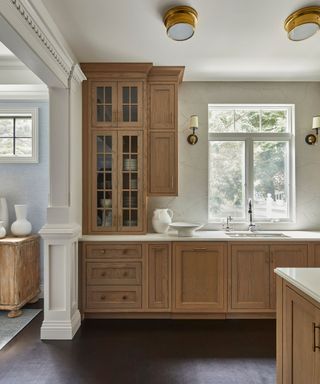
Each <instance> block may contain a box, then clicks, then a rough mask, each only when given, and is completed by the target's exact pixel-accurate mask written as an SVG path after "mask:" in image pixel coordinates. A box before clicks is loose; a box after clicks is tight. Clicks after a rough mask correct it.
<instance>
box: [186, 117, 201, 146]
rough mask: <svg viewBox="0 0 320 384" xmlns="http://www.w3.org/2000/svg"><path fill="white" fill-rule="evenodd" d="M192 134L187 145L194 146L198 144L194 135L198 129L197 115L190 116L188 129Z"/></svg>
mask: <svg viewBox="0 0 320 384" xmlns="http://www.w3.org/2000/svg"><path fill="white" fill-rule="evenodd" d="M189 128H190V129H191V130H192V133H191V134H190V135H189V136H188V138H187V140H188V143H189V144H191V145H194V144H196V143H197V142H198V136H197V135H196V133H195V132H196V129H198V128H199V119H198V116H197V115H192V116H190V127H189Z"/></svg>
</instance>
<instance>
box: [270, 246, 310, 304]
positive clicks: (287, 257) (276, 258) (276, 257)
mask: <svg viewBox="0 0 320 384" xmlns="http://www.w3.org/2000/svg"><path fill="white" fill-rule="evenodd" d="M280 267H282V268H294V267H295V268H303V267H308V244H279V245H270V296H271V308H272V309H275V308H276V279H275V273H274V270H275V269H276V268H280Z"/></svg>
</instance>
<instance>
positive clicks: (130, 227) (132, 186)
mask: <svg viewBox="0 0 320 384" xmlns="http://www.w3.org/2000/svg"><path fill="white" fill-rule="evenodd" d="M81 67H82V70H83V72H84V73H85V75H86V77H87V81H85V82H84V83H83V233H84V234H111V233H132V234H141V233H145V232H146V231H147V228H146V225H147V224H146V223H147V211H146V205H147V195H150V196H153V195H155V196H170V195H176V194H177V191H178V189H177V188H178V154H177V86H178V84H179V83H180V82H181V80H182V75H183V70H184V67H153V66H152V64H150V63H132V64H127V63H121V64H119V63H85V64H82V65H81Z"/></svg>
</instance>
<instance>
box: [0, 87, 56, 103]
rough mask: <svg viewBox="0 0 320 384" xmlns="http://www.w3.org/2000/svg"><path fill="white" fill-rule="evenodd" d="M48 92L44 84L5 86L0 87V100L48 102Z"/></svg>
mask: <svg viewBox="0 0 320 384" xmlns="http://www.w3.org/2000/svg"><path fill="white" fill-rule="evenodd" d="M48 99H49V92H48V88H47V86H46V85H45V84H36V85H25V84H23V85H22V84H17V85H12V84H5V85H2V84H1V85H0V100H1V101H3V100H19V101H21V100H48Z"/></svg>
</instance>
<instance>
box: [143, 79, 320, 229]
mask: <svg viewBox="0 0 320 384" xmlns="http://www.w3.org/2000/svg"><path fill="white" fill-rule="evenodd" d="M210 103H217V104H222V103H226V104H233V103H235V104H241V103H243V104H250V103H252V104H253V103H261V104H263V103H270V104H278V103H279V104H281V103H282V104H295V130H296V150H295V157H296V222H295V223H290V224H289V223H288V224H285V223H283V224H265V225H264V226H262V225H260V226H259V228H261V229H263V228H265V229H301V230H307V229H308V230H312V229H320V175H319V166H320V146H317V145H316V146H309V145H307V144H305V141H304V138H305V135H306V134H307V133H309V132H310V128H311V124H312V117H313V116H315V115H318V114H320V83H319V82H184V83H182V85H181V86H180V89H179V120H178V121H179V196H177V197H153V198H149V201H148V212H149V215H148V216H149V222H148V223H149V226H148V229H149V231H150V232H152V226H151V217H152V212H153V210H154V209H155V208H171V209H172V210H173V212H174V221H181V220H184V221H194V222H201V223H207V221H208V208H207V206H208V141H207V136H208V104H210ZM192 114H197V115H198V116H199V130H198V135H199V141H198V143H197V144H196V145H194V146H191V145H189V144H188V143H187V140H186V138H187V136H188V134H189V133H190V131H189V129H188V123H189V117H190V115H192ZM211 227H212V228H216V229H221V224H219V225H211ZM238 228H239V229H240V228H241V226H239V225H238Z"/></svg>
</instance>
